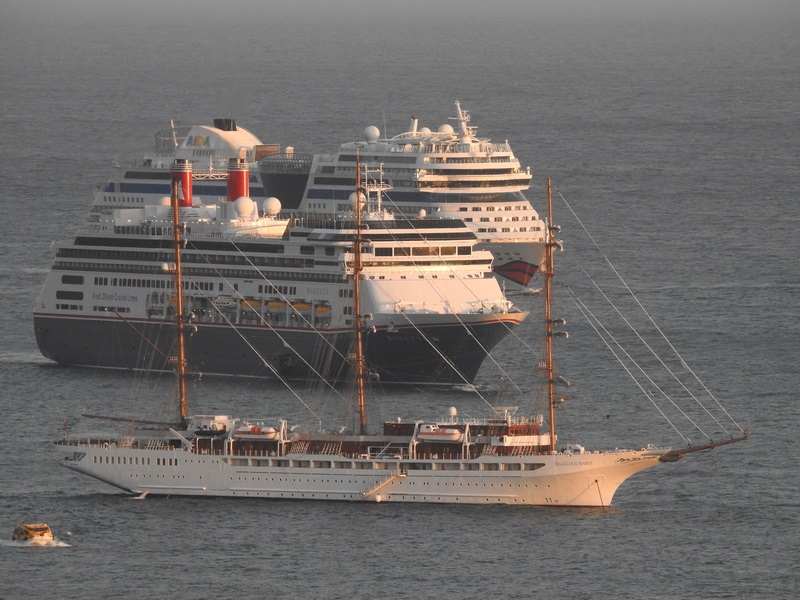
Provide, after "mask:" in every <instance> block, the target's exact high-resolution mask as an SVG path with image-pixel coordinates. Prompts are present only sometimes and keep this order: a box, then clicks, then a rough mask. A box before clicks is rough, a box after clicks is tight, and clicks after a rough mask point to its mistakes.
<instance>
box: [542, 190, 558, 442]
mask: <svg viewBox="0 0 800 600" xmlns="http://www.w3.org/2000/svg"><path fill="white" fill-rule="evenodd" d="M556 231H558V228H557V227H555V226H554V225H553V196H552V193H551V191H550V179H548V180H547V241H546V246H545V264H544V268H542V269H541V272H542V274H543V275H544V322H545V367H544V368H545V371H546V373H547V410H548V421H549V426H550V431H549V434H550V437H549V440H550V451H551V452H555V451H556V404H557V402H558V400H557V397H556V387H555V385H556V380H555V367H554V366H553V336H554V332H553V325H555V324H556V322H555V321H554V320H553V312H552V311H553V306H552V301H553V290H552V287H553V275H555V267H554V265H553V254H554V253H555V249H556V246H557V245H558V244H557V243H556V240H555V232H556ZM557 322H558V323H559V324H560V323H563V321H562V320H558V321H557Z"/></svg>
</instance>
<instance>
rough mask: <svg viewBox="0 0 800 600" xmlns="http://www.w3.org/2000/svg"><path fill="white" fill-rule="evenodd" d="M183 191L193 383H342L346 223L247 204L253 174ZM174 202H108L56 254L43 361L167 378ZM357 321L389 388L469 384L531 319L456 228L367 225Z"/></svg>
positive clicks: (419, 222)
mask: <svg viewBox="0 0 800 600" xmlns="http://www.w3.org/2000/svg"><path fill="white" fill-rule="evenodd" d="M174 165H177V166H174V168H175V169H177V170H176V171H175V173H176V174H177V175H176V176H179V177H180V178H181V181H182V185H181V189H182V190H185V197H184V198H183V199H182V207H181V209H180V210H181V219H182V221H183V223H184V225H185V227H186V231H187V233H186V236H185V250H184V263H185V279H184V282H185V288H184V291H185V295H186V302H185V307H186V312H187V316H188V317H189V322H190V323H189V325H190V327H191V331H190V332H189V333H190V335H189V339H188V343H187V349H186V351H187V357H188V361H189V365H190V370H192V371H194V372H199V373H204V374H207V375H219V376H242V377H267V378H271V377H281V378H287V379H319V378H325V379H331V380H335V379H337V378H341V377H345V375H346V371H347V365H348V363H347V360H346V355H347V351H348V349H349V348H350V346H351V344H352V339H353V327H352V321H353V311H352V283H351V281H349V279H348V277H350V276H348V271H347V269H348V264H349V263H350V262H352V244H353V235H354V234H353V222H352V217H343V216H341V215H338V216H337V215H331V216H329V217H327V218H323V217H322V216H320V215H317V216H316V218H297V217H295V218H293V219H287V218H280V216H279V212H280V203H279V202H278V201H277V200H275V199H267V200H265V201H264V203H263V205H261V206H259V205H257V204H256V203H255V202H254V201H253V200H252V199H251V198H250V197H249V184H248V172H249V165H248V162H247V161H246V160H245V159H236V158H232V159H229V168H228V170H227V171H226V172H225V177H226V179H225V180H224V182H225V183H226V184H227V186H228V191H227V194H226V197H225V198H221V199H219V202H216V203H210V202H206V201H203V200H198V199H197V198H193V196H192V193H191V190H192V185H193V182H194V177H193V165H192V164H191V162H190V161H189V160H188V159H181V160H176V161H175V162H174ZM168 200H169V198H163V199H159V201H158V202H155V203H152V204H145V205H144V206H139V207H136V208H113V209H112V208H108V207H107V206H105V205H104V207H103V208H102V209H100V208H98V210H97V211H94V212H93V213H92V215H91V218H90V221H89V222H88V223H87V224H86V226H85V227H84V228H83V229H81V230H80V231H79V232H78V234H77V236H76V237H75V239H74V240H73V241H71V242H65V243H60V244H58V245H57V246H56V259H55V264H54V266H53V268H52V270H51V271H50V273H49V275H48V277H47V280H46V282H45V285H44V287H43V289H42V292H41V294H40V296H39V299H38V302H37V305H36V307H35V310H34V315H33V317H34V328H35V332H36V340H37V343H38V345H39V349H40V350H41V352H42V354H43V355H44V356H45V357H47V358H50V359H52V360H54V361H56V362H59V363H61V364H66V365H79V366H88V367H101V368H117V369H133V370H152V371H169V370H171V369H172V367H171V366H170V364H169V356H170V355H171V354H173V350H172V345H173V342H174V336H173V334H172V324H171V319H172V316H173V315H174V311H175V306H174V304H175V293H174V287H173V286H172V281H171V275H170V273H169V265H170V262H171V259H170V255H169V252H168V249H169V244H170V243H171V242H170V241H169V238H170V235H171V225H170V222H171V216H170V210H171V209H170V207H169V206H168ZM365 227H369V230H368V233H367V234H366V235H365V247H364V248H363V251H364V253H365V256H366V257H367V260H366V269H365V272H364V283H363V288H364V291H363V295H364V297H363V308H364V312H365V313H368V314H369V315H370V319H369V322H368V323H367V326H368V328H369V329H368V331H367V333H366V341H365V348H366V353H367V360H368V363H369V368H370V370H371V371H372V372H373V374H374V375H375V376H376V377H379V378H380V379H381V380H382V381H384V382H387V383H413V384H437V385H438V384H445V385H452V384H464V383H471V382H472V381H473V378H474V377H475V375H476V374H477V372H478V369H479V368H480V366H481V364H482V362H483V360H484V359H485V357H486V356H487V354H488V353H489V352H490V351H491V350H492V348H494V347H495V346H496V345H497V344H498V343H499V342H500V341H501V340H502V339H503V338H504V337H505V336H506V335H508V333H509V332H510V331H511V330H512V329H513V328H514V327H515V326H516V325H518V324H519V323H520V322H521V321H522V320H523V319H524V318H525V317H526V314H527V313H525V312H522V311H520V310H518V309H516V308H515V307H514V306H513V305H512V304H511V303H510V302H509V301H508V300H507V299H506V298H505V295H504V293H503V291H502V290H501V289H500V286H499V284H498V283H497V280H495V279H494V278H493V277H491V263H492V256H491V254H490V253H489V252H487V251H482V250H478V249H477V248H476V247H475V245H476V239H475V235H474V233H472V232H471V231H470V230H469V229H468V228H467V227H466V226H465V225H464V223H463V222H461V221H455V220H452V219H435V218H425V219H422V218H415V219H403V218H398V219H394V218H392V217H391V215H388V214H385V213H384V214H382V215H381V216H376V217H375V218H373V219H372V220H371V221H368V222H366V223H365Z"/></svg>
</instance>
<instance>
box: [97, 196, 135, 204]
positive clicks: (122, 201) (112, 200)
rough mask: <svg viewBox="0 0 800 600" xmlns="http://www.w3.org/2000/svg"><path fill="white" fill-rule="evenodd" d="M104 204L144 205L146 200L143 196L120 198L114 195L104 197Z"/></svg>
mask: <svg viewBox="0 0 800 600" xmlns="http://www.w3.org/2000/svg"><path fill="white" fill-rule="evenodd" d="M103 202H105V203H106V204H109V203H112V204H113V203H118V204H144V198H143V197H142V196H118V195H116V194H114V195H113V196H103Z"/></svg>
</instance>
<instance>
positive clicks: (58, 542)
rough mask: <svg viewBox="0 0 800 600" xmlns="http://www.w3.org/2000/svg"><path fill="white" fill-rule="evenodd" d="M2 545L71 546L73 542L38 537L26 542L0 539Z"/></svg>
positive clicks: (27, 546) (19, 546)
mask: <svg viewBox="0 0 800 600" xmlns="http://www.w3.org/2000/svg"><path fill="white" fill-rule="evenodd" d="M0 546H3V547H6V548H71V547H72V544H68V543H67V542H62V541H61V540H55V539H53V540H49V539H41V538H37V539H33V540H29V541H25V542H21V541H11V540H0Z"/></svg>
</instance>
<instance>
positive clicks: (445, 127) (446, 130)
mask: <svg viewBox="0 0 800 600" xmlns="http://www.w3.org/2000/svg"><path fill="white" fill-rule="evenodd" d="M439 133H453V126H452V125H450V123H445V124H444V125H442V126H441V127H439Z"/></svg>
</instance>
